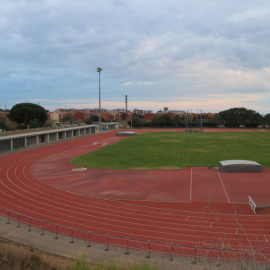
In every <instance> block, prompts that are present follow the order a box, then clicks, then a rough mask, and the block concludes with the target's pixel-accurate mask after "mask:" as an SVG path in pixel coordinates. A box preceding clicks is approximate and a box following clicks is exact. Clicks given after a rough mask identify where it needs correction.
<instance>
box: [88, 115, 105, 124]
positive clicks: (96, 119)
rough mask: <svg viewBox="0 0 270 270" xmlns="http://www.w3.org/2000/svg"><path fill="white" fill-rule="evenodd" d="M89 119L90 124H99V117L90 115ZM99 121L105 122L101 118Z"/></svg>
mask: <svg viewBox="0 0 270 270" xmlns="http://www.w3.org/2000/svg"><path fill="white" fill-rule="evenodd" d="M89 119H90V120H91V121H92V122H99V116H97V115H92V116H91V117H90V118H89ZM100 120H101V122H106V120H105V119H104V118H103V117H101V119H100Z"/></svg>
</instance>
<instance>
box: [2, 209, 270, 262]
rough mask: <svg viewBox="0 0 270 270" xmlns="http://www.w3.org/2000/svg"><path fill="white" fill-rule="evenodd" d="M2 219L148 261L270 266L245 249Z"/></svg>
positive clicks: (12, 215) (263, 256) (11, 216)
mask: <svg viewBox="0 0 270 270" xmlns="http://www.w3.org/2000/svg"><path fill="white" fill-rule="evenodd" d="M0 216H3V217H6V218H7V224H10V220H13V221H15V222H17V223H18V225H17V228H20V225H21V224H25V225H27V226H28V231H29V232H30V231H31V228H33V227H34V228H38V229H40V230H41V235H44V231H48V232H51V233H54V234H55V239H56V240H57V239H58V236H59V235H64V236H68V237H70V238H71V241H70V243H74V239H80V240H83V241H85V242H87V243H88V245H87V247H89V248H90V247H91V242H95V243H100V244H104V245H106V248H105V251H109V250H110V248H109V247H110V246H114V247H120V248H123V249H124V250H125V253H124V254H126V255H129V254H130V250H131V249H132V250H139V251H144V252H145V253H146V254H147V256H146V258H149V259H150V258H151V253H162V254H165V255H167V256H168V257H169V260H170V261H173V260H174V257H176V256H184V257H191V258H194V264H196V263H197V259H214V260H218V261H221V260H223V261H237V260H238V261H243V260H244V261H246V262H254V263H255V262H260V263H270V251H256V250H250V251H248V250H244V249H229V248H213V247H206V246H192V245H181V244H175V243H166V242H157V241H150V240H142V239H135V238H128V237H122V236H116V235H109V234H104V233H97V232H92V231H86V230H81V229H77V228H73V227H68V226H63V225H59V224H55V223H51V222H48V221H44V220H39V219H36V218H31V217H29V216H25V215H22V214H19V213H16V212H13V211H10V210H7V209H3V208H0Z"/></svg>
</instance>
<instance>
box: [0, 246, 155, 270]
mask: <svg viewBox="0 0 270 270" xmlns="http://www.w3.org/2000/svg"><path fill="white" fill-rule="evenodd" d="M0 269H9V270H22V269H23V270H26V269H38V270H108V269H110V270H158V269H159V268H158V267H156V266H155V265H152V264H150V263H145V262H138V263H116V262H111V263H108V264H105V263H103V262H97V263H89V262H87V260H86V258H85V256H84V255H81V256H75V258H74V259H69V258H65V257H62V256H57V255H54V254H50V253H47V252H42V251H40V250H36V249H34V248H31V247H27V246H20V245H18V244H14V243H8V242H7V241H5V242H2V241H0Z"/></svg>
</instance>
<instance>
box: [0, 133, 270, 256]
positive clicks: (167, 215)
mask: <svg viewBox="0 0 270 270" xmlns="http://www.w3.org/2000/svg"><path fill="white" fill-rule="evenodd" d="M119 139H122V138H120V137H115V136H114V132H108V133H105V134H102V135H94V136H91V137H87V138H82V139H78V140H74V141H69V142H63V143H59V144H57V145H51V146H47V147H42V148H38V149H34V150H29V151H25V152H21V153H16V154H12V155H7V156H4V157H1V158H0V164H1V167H0V207H1V208H3V209H8V210H10V211H13V212H16V213H19V214H21V215H25V216H29V217H31V218H35V219H39V220H43V221H46V222H45V223H44V229H47V230H51V231H53V230H55V229H56V227H55V225H53V224H58V225H59V227H58V229H57V230H58V232H59V233H64V234H68V235H70V234H71V233H72V232H71V230H70V229H67V228H64V227H61V226H68V227H70V228H77V229H80V230H84V231H85V232H83V231H75V230H74V232H73V234H74V236H77V237H80V238H86V239H87V237H88V234H87V232H88V231H92V232H97V233H103V234H109V235H113V236H121V237H126V238H132V239H140V240H146V242H142V241H137V240H131V239H130V240H129V245H130V246H132V247H133V248H145V249H147V248H148V242H147V241H148V240H150V241H157V242H165V243H173V244H181V245H190V246H205V247H219V248H221V247H224V246H225V247H231V248H238V249H246V250H260V251H270V246H269V244H268V240H270V216H269V214H268V213H267V210H261V212H260V213H259V214H258V215H254V214H253V213H252V212H251V210H250V208H249V206H248V205H247V204H235V202H237V203H239V202H240V203H243V201H244V200H245V201H246V200H247V196H246V194H245V192H249V191H251V192H253V195H252V194H249V195H252V196H253V197H254V196H256V194H257V192H259V195H258V197H257V199H258V200H259V199H260V198H262V200H263V201H264V203H266V201H267V198H268V197H267V193H268V194H269V186H268V187H267V188H265V187H262V188H261V190H258V187H257V186H255V188H257V190H255V191H254V188H253V187H252V189H253V190H245V189H244V188H243V182H242V183H240V182H241V181H240V182H239V183H238V184H235V182H234V181H233V179H236V177H239V174H237V175H231V177H229V176H228V175H229V174H227V175H225V174H221V172H218V171H217V170H213V169H211V170H210V169H205V168H189V169H187V170H186V171H184V172H183V176H181V177H180V179H181V185H180V184H178V186H177V192H174V193H172V194H174V195H173V198H174V199H173V200H170V202H168V198H169V193H170V192H171V191H172V190H173V189H175V182H174V181H173V180H174V178H175V176H176V175H177V176H178V174H179V172H178V171H177V170H173V171H171V172H170V173H169V172H167V174H168V173H169V177H168V179H169V180H168V182H169V183H168V182H166V184H165V185H162V183H161V182H160V183H158V184H157V185H156V187H155V193H156V194H157V195H156V197H155V196H152V197H151V196H149V195H147V192H145V194H144V195H143V196H142V198H138V197H140V195H139V194H140V192H141V190H140V189H138V190H135V191H134V188H135V187H136V185H137V182H136V181H135V180H136V179H139V180H138V181H139V183H140V181H143V180H144V178H143V176H142V174H140V172H136V173H138V175H135V176H134V177H131V176H129V178H128V180H129V181H130V182H132V181H133V182H134V183H133V187H131V188H130V193H129V195H130V196H129V195H128V197H129V199H134V200H127V195H126V194H124V191H125V188H124V189H123V190H122V192H121V193H116V192H113V193H112V192H111V190H114V191H115V190H118V187H119V183H120V186H121V184H122V183H125V181H126V180H125V179H124V178H123V177H124V173H125V172H121V173H123V175H122V177H120V178H117V175H118V173H119V172H118V173H117V172H114V174H113V175H112V178H111V182H112V183H111V184H112V185H116V186H115V187H113V188H111V186H110V177H108V172H106V171H105V177H104V175H103V176H102V177H103V179H102V177H101V175H100V172H97V171H95V170H89V171H90V174H91V179H92V180H91V181H90V183H89V174H87V171H88V170H87V171H86V172H84V171H82V172H78V171H72V170H71V167H70V165H68V164H67V163H66V160H65V159H69V158H70V156H76V155H77V154H80V153H82V152H85V151H90V150H94V149H96V148H98V147H102V142H109V143H112V142H114V141H115V140H119ZM95 141H99V145H96V146H93V142H95ZM49 164H50V165H49ZM52 164H53V165H57V166H52ZM44 168H45V170H44ZM59 168H61V169H62V172H61V170H60V171H59ZM63 171H64V172H65V174H63ZM191 172H192V178H189V176H190V174H191ZM205 172H207V174H205ZM160 173H164V171H160ZM111 174H112V172H111V171H110V172H109V175H111ZM119 174H120V173H119ZM144 174H145V172H144ZM63 175H65V177H64V176H63ZM67 175H68V177H67ZM78 176H80V177H81V178H82V179H83V180H82V181H81V182H79V183H80V186H79V188H78V190H75V192H78V191H82V190H85V195H91V197H87V196H81V195H79V194H75V193H71V192H67V191H64V190H61V189H59V188H62V189H63V188H66V189H67V190H68V189H70V187H71V186H72V181H74V183H77V184H78ZM120 176H121V174H120ZM137 176H138V177H137ZM153 176H154V177H156V178H159V177H161V176H162V175H161V176H158V174H157V172H155V171H152V172H147V173H146V174H145V175H144V177H148V178H149V179H151V178H152V177H153ZM262 176H263V177H262ZM264 176H265V177H267V178H268V179H269V171H268V170H264V171H263V173H262V174H253V175H252V178H253V180H254V178H255V177H256V178H257V177H261V178H260V179H259V181H260V183H261V184H262V185H264V184H267V183H266V178H264ZM100 177H101V178H100ZM117 179H118V180H117ZM191 179H192V182H191ZM40 180H42V181H40ZM45 180H46V182H47V183H45ZM56 180H57V182H55V181H56ZM240 180H241V179H240ZM117 181H118V182H117ZM158 181H160V180H159V179H158ZM242 181H243V179H242ZM248 181H250V184H252V179H249V180H248ZM268 181H269V180H268ZM100 182H101V183H102V184H103V188H102V189H100V187H102V185H101V186H100ZM70 183H71V184H70ZM115 183H116V184H115ZM141 183H142V182H141ZM48 184H49V185H48ZM69 184H70V185H69ZM95 184H96V185H95ZM54 186H56V187H58V188H56V187H54ZM95 186H97V188H96V189H95ZM127 186H128V185H125V187H127ZM131 186H132V185H131ZM144 186H145V184H144ZM150 187H151V185H150V186H149V187H148V188H146V191H147V190H150ZM87 188H91V192H89V190H86V189H87ZM105 188H106V190H107V191H108V190H109V193H107V194H100V192H101V190H103V191H104V189H105ZM162 190H163V191H164V192H163V193H162V192H161V191H162ZM69 191H71V189H70V190H69ZM72 191H73V192H74V190H72ZM132 192H133V193H132ZM240 192H243V194H244V195H243V196H242V195H241V194H239V193H240ZM80 193H83V192H80ZM177 193H178V195H177ZM177 196H178V197H177ZM101 197H102V198H101ZM106 197H107V198H106ZM112 198H113V199H112ZM209 198H210V199H211V204H209V205H208V203H207V200H208V199H209ZM120 199H121V200H120ZM145 200H147V201H145ZM172 201H174V202H172ZM255 201H256V199H255ZM229 202H230V203H229ZM232 202H233V203H232ZM1 213H2V214H6V213H7V212H6V211H4V210H1ZM13 217H14V218H17V217H16V216H15V215H14V214H13ZM20 220H21V221H22V222H28V219H26V218H24V217H22V216H21V217H20ZM49 223H51V224H49ZM31 224H32V225H35V226H41V223H40V222H39V221H35V220H32V221H31ZM92 237H94V238H91V239H92V240H94V241H99V242H105V241H106V239H105V238H104V237H103V236H101V235H96V236H92ZM126 240H127V239H120V238H115V237H110V243H112V244H119V245H123V246H125V244H126ZM169 248H170V247H168V246H166V245H164V244H154V243H152V244H151V249H153V250H159V251H164V252H170V250H169ZM173 251H174V253H178V252H181V253H182V254H183V253H185V254H186V255H195V249H194V248H192V247H176V246H175V247H174V250H173ZM208 251H209V250H207V252H208ZM201 252H202V251H201ZM205 252H206V251H205ZM214 256H219V252H216V254H215V255H214ZM223 256H224V257H226V256H229V255H228V254H227V255H226V254H225V252H223ZM267 256H268V255H267ZM269 257H270V255H269V256H268V259H269Z"/></svg>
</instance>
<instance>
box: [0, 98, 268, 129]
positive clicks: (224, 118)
mask: <svg viewBox="0 0 270 270" xmlns="http://www.w3.org/2000/svg"><path fill="white" fill-rule="evenodd" d="M194 117H195V118H194V119H191V120H189V123H190V124H191V125H193V126H195V125H197V126H200V116H199V117H198V116H194ZM47 118H48V117H47V112H46V110H45V109H44V108H43V107H41V106H39V105H37V104H33V103H19V104H16V105H15V106H13V107H12V109H11V110H10V111H9V114H8V120H9V121H14V122H16V123H17V124H18V125H20V126H21V127H23V128H26V127H28V126H29V127H32V128H33V127H42V126H43V125H44V123H45V122H46V121H47ZM63 121H64V122H65V121H69V122H72V121H74V116H72V115H67V116H65V119H63ZM97 121H99V118H98V116H92V117H91V118H90V119H88V120H87V121H86V123H87V124H91V123H92V122H97ZM101 121H102V122H105V119H103V118H102V119H101ZM202 123H203V126H207V127H217V126H219V125H224V126H226V127H239V126H241V125H242V126H245V127H257V126H259V125H261V124H265V125H270V113H269V114H267V115H265V116H264V117H263V116H262V115H261V114H259V113H258V112H255V111H253V110H248V109H246V108H232V109H228V110H225V111H221V112H219V113H218V114H216V116H215V117H214V118H210V119H202ZM129 125H131V121H129ZM132 126H133V127H185V126H186V118H185V116H178V115H175V116H174V117H173V118H171V117H170V116H169V115H167V114H163V115H156V116H155V117H154V118H153V119H152V120H148V121H146V120H145V119H144V117H143V116H141V115H136V114H133V119H132ZM0 129H7V121H3V120H1V119H0Z"/></svg>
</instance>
